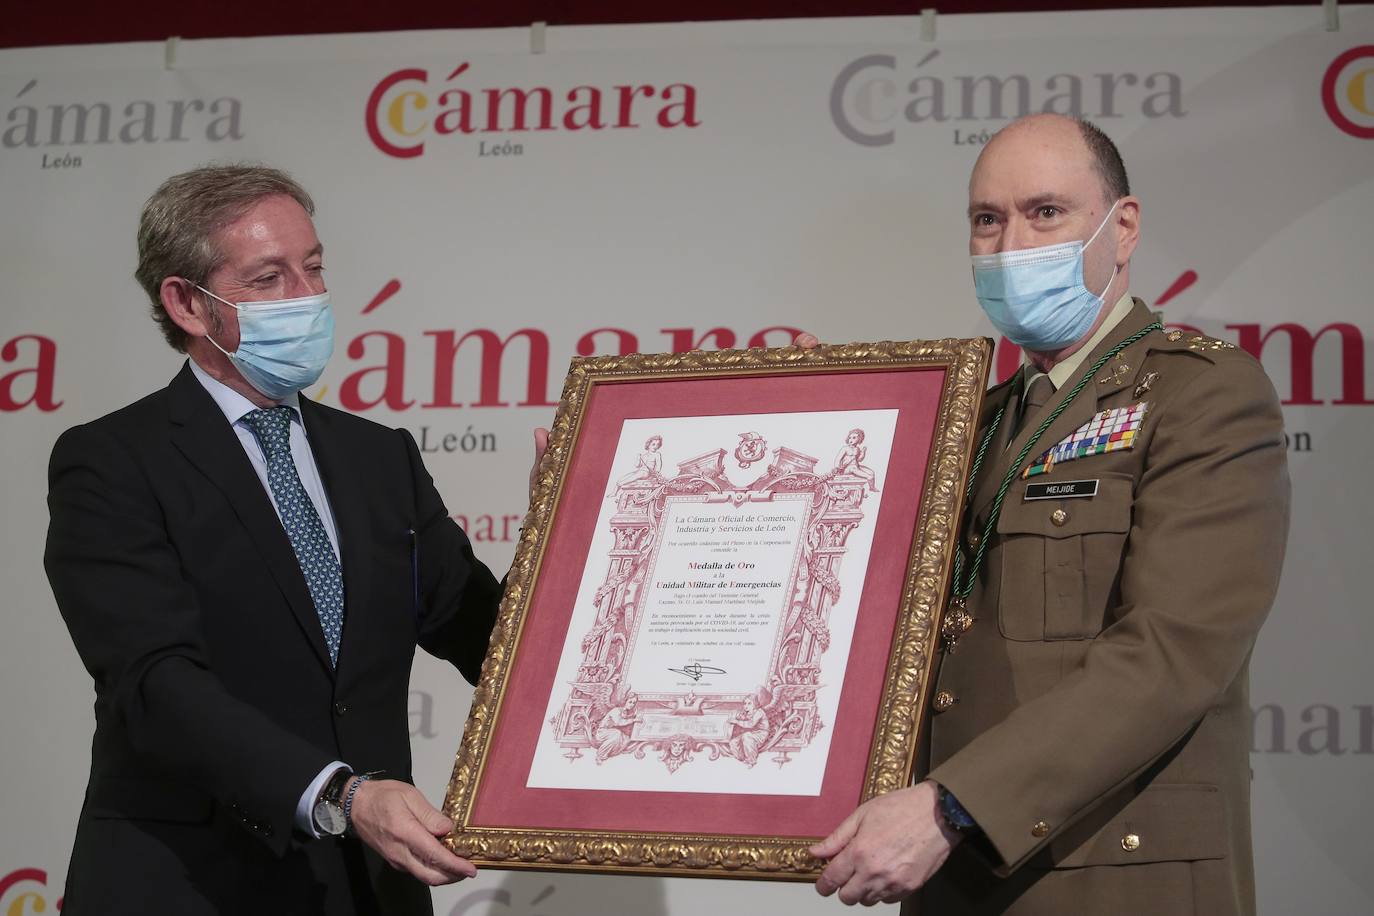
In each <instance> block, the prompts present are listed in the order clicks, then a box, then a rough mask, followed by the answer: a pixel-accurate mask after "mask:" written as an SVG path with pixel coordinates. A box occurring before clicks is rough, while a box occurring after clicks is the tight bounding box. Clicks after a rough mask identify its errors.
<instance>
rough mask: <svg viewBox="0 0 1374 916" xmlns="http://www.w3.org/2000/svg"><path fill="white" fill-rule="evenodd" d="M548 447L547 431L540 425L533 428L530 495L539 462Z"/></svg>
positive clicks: (532, 490) (532, 491)
mask: <svg viewBox="0 0 1374 916" xmlns="http://www.w3.org/2000/svg"><path fill="white" fill-rule="evenodd" d="M548 447H549V431H548V430H547V429H545V428H544V427H542V426H539V427H536V428H535V430H534V464H532V465H530V495H531V496H533V495H534V478H535V475H536V474H538V473H539V462H540V460H541V459H543V457H544V451H545V450H546V449H547V448H548Z"/></svg>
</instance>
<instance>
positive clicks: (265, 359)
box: [192, 284, 334, 401]
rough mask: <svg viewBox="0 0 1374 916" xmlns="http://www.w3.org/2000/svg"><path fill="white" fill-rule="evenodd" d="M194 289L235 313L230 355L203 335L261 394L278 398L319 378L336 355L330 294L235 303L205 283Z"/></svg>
mask: <svg viewBox="0 0 1374 916" xmlns="http://www.w3.org/2000/svg"><path fill="white" fill-rule="evenodd" d="M192 285H193V286H195V287H196V289H198V290H200V291H201V292H202V293H205V294H206V295H207V296H211V297H213V298H215V299H218V300H219V301H220V302H223V303H224V304H225V305H227V306H229V307H230V308H234V309H237V310H238V313H239V346H238V349H237V350H235V351H234V352H233V353H230V352H229V351H228V350H226V349H224V348H223V347H221V346H220V345H219V344H218V343H216V342H215V339H214V338H213V337H209V336H207V337H206V340H209V341H210V343H212V344H214V346H215V349H217V350H219V351H220V352H221V353H223V354H224V355H225V356H227V357H229V361H230V362H232V363H233V364H234V365H235V366H236V367H238V370H239V372H240V373H242V375H243V377H244V378H245V379H247V380H248V384H250V385H252V386H253V387H254V388H256V389H257V390H258V391H260V392H262V394H263V396H264V397H267V398H270V399H271V400H273V401H281V400H284V399H285V398H287V397H289V396H291V395H293V394H295V393H296V392H298V391H300V390H301V389H302V388H308V387H310V386H311V385H313V384H315V383H316V382H318V381H319V380H320V375H321V374H322V373H323V372H324V367H325V364H326V363H328V362H329V357H330V356H331V355H332V354H333V353H334V310H333V309H331V308H330V307H329V293H327V292H324V293H320V294H319V295H316V296H302V297H300V298H298V299H278V300H274V301H271V302H240V303H237V304H236V303H233V302H230V301H229V300H227V299H223V298H221V297H219V296H216V295H215V294H214V293H212V292H210V291H209V290H208V289H206V288H205V287H203V286H200V285H198V284H192Z"/></svg>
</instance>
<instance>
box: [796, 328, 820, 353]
mask: <svg viewBox="0 0 1374 916" xmlns="http://www.w3.org/2000/svg"><path fill="white" fill-rule="evenodd" d="M820 344H821V341H820V338H818V337H817V336H816V335H815V334H812V333H811V332H810V331H802V332H801V333H800V334H798V335H797V339H796V340H794V341H792V346H794V347H801V348H802V349H803V350H814V349H815V348H816V347H818V346H820Z"/></svg>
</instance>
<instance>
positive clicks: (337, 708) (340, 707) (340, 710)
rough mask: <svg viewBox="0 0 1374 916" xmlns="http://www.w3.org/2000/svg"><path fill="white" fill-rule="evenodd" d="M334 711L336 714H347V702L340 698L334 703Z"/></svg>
mask: <svg viewBox="0 0 1374 916" xmlns="http://www.w3.org/2000/svg"><path fill="white" fill-rule="evenodd" d="M334 712H335V713H336V714H338V715H341V716H344V715H347V714H348V704H347V703H345V702H344V701H343V700H340V701H339V702H337V703H335V704H334Z"/></svg>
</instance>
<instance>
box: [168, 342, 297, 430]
mask: <svg viewBox="0 0 1374 916" xmlns="http://www.w3.org/2000/svg"><path fill="white" fill-rule="evenodd" d="M191 374H192V375H194V376H195V377H196V381H198V382H200V384H201V387H203V388H204V389H205V390H206V391H207V392H208V393H209V395H210V397H211V398H212V399H214V402H215V403H216V404H217V405H219V409H220V410H221V411H223V412H224V418H225V419H226V420H228V421H229V425H230V426H233V425H234V424H236V423H238V422H239V421H240V420H242V419H243V418H244V417H245V416H246V415H248V414H250V413H252V412H253V411H255V410H257V409H258V405H256V404H254V403H253V402H252V401H250V400H248V399H247V398H246V397H244V396H243V395H241V394H239V393H238V392H237V391H235V390H234V389H232V388H230V387H229V386H228V385H226V384H224V383H223V382H221V381H220V380H219V379H217V378H214V377H213V376H211V375H210V373H208V372H206V371H205V370H204V369H202V368H201V367H200V364H199V363H197V362H196V361H195V360H194V359H192V360H191ZM281 406H283V407H290V408H291V419H292V420H293V421H294V422H296V423H300V422H301V402H300V396H299V395H298V394H296V393H294V392H293V393H292V394H291V395H289V396H288V397H287V398H286V399H284V400H283V401H282V402H281ZM304 428H305V425H304V424H301V429H304Z"/></svg>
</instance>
